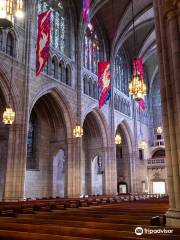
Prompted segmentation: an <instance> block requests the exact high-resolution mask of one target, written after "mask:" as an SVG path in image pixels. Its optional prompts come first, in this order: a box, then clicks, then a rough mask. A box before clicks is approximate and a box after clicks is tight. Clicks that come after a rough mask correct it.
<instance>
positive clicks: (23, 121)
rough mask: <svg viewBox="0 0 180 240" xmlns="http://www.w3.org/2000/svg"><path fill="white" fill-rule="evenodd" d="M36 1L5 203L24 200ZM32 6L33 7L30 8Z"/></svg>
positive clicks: (28, 28)
mask: <svg viewBox="0 0 180 240" xmlns="http://www.w3.org/2000/svg"><path fill="white" fill-rule="evenodd" d="M34 4H35V1H33V0H29V1H28V4H26V5H25V7H26V18H25V29H24V35H25V39H26V41H25V46H24V47H25V49H26V53H25V78H24V81H23V82H24V85H23V89H22V93H21V94H22V95H21V101H22V102H21V103H22V106H21V105H20V106H18V107H17V106H16V107H17V108H18V109H19V111H18V112H16V119H15V123H13V125H12V126H10V127H9V141H8V157H7V167H6V177H5V189H4V194H3V200H4V201H19V200H22V199H23V198H24V184H25V165H26V147H27V131H28V121H29V108H28V107H29V81H30V78H31V56H32V54H30V53H32V47H34V46H33V45H32V34H31V33H32V27H34V26H32V20H33V14H34ZM30 6H31V7H30ZM15 84H16V83H15Z"/></svg>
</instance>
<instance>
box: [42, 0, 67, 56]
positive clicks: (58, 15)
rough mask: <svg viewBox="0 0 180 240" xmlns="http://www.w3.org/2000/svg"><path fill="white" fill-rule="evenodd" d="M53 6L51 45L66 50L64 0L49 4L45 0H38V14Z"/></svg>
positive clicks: (62, 50)
mask: <svg viewBox="0 0 180 240" xmlns="http://www.w3.org/2000/svg"><path fill="white" fill-rule="evenodd" d="M50 7H51V46H52V47H54V48H56V49H57V50H60V51H61V52H64V50H65V13H64V7H63V3H62V1H60V2H59V3H57V4H56V3H54V4H53V5H52V6H48V5H47V3H46V2H45V1H42V0H38V14H40V13H42V12H44V11H47V10H48V9H49V8H50Z"/></svg>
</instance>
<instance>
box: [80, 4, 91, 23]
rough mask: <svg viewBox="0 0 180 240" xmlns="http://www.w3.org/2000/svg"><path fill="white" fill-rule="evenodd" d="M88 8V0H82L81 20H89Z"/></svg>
mask: <svg viewBox="0 0 180 240" xmlns="http://www.w3.org/2000/svg"><path fill="white" fill-rule="evenodd" d="M89 9H90V0H83V11H82V17H83V20H84V21H85V22H87V23H89V22H90V17H89Z"/></svg>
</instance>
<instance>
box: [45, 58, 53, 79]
mask: <svg viewBox="0 0 180 240" xmlns="http://www.w3.org/2000/svg"><path fill="white" fill-rule="evenodd" d="M43 72H44V73H46V74H48V75H51V58H49V60H48V61H47V62H46V64H45V65H44V67H43Z"/></svg>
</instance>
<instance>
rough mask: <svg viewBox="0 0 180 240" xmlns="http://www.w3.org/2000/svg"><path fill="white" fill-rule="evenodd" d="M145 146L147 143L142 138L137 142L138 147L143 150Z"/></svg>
mask: <svg viewBox="0 0 180 240" xmlns="http://www.w3.org/2000/svg"><path fill="white" fill-rule="evenodd" d="M146 147H147V143H146V142H145V141H144V140H142V141H141V142H140V143H139V148H140V149H143V150H144V149H145V148H146Z"/></svg>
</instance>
